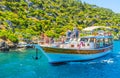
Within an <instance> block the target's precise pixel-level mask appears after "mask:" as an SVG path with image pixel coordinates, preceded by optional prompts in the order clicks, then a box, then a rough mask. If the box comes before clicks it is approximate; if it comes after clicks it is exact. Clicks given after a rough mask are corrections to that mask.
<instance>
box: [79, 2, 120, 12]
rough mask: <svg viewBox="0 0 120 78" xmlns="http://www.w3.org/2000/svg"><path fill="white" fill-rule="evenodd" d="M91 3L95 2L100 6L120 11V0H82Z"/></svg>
mask: <svg viewBox="0 0 120 78" xmlns="http://www.w3.org/2000/svg"><path fill="white" fill-rule="evenodd" d="M81 1H82V2H86V3H89V4H95V5H97V6H99V7H104V8H108V9H111V10H112V11H113V12H115V13H120V0H81Z"/></svg>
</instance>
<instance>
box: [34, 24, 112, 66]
mask: <svg viewBox="0 0 120 78" xmlns="http://www.w3.org/2000/svg"><path fill="white" fill-rule="evenodd" d="M102 27H103V26H102ZM96 28H101V26H99V27H98V26H96V27H91V28H90V27H89V28H86V29H84V30H88V29H92V30H93V29H96ZM103 28H105V27H103ZM92 34H93V33H92ZM36 47H37V48H38V49H39V50H41V52H43V53H44V54H45V55H46V57H47V58H48V61H49V63H52V64H56V63H62V62H75V61H86V60H91V59H95V58H98V57H101V56H104V55H106V54H108V53H110V52H111V51H112V47H113V37H112V35H111V34H110V33H107V34H106V33H105V32H99V33H98V34H97V35H89V36H83V37H80V38H74V39H70V40H69V41H68V42H65V43H61V42H55V43H53V44H43V42H42V44H40V46H36Z"/></svg>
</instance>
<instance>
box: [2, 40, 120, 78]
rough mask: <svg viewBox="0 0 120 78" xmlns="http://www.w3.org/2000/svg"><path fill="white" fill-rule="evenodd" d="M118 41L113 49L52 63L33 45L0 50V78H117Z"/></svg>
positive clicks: (119, 63)
mask: <svg viewBox="0 0 120 78" xmlns="http://www.w3.org/2000/svg"><path fill="white" fill-rule="evenodd" d="M119 46H120V41H114V50H113V52H112V53H110V54H108V55H106V56H104V57H101V58H98V59H95V60H91V61H87V62H70V63H67V64H60V65H56V66H53V65H51V64H49V63H48V60H47V58H46V57H45V56H44V55H43V54H42V53H41V52H40V51H39V52H38V53H39V55H38V56H39V59H38V60H34V59H33V57H34V56H35V50H34V49H27V50H17V51H11V52H5V53H3V52H0V78H120V47H119Z"/></svg>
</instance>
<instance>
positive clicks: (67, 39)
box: [66, 30, 72, 41]
mask: <svg viewBox="0 0 120 78" xmlns="http://www.w3.org/2000/svg"><path fill="white" fill-rule="evenodd" d="M71 34H72V32H71V30H68V31H67V32H66V41H69V40H70V37H71Z"/></svg>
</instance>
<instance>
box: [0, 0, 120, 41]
mask: <svg viewBox="0 0 120 78" xmlns="http://www.w3.org/2000/svg"><path fill="white" fill-rule="evenodd" d="M17 1H18V2H17ZM7 20H9V21H11V22H12V25H11V24H10V23H8V22H6V21H7ZM119 21H120V14H117V13H114V12H113V11H111V10H110V9H106V8H102V7H98V6H96V5H90V4H87V3H82V2H81V1H80V0H29V1H28V2H27V0H26V1H25V0H3V1H1V2H0V29H1V30H0V38H3V39H9V40H11V41H12V42H18V38H29V39H31V38H32V37H33V36H39V35H40V34H41V32H45V34H46V35H48V36H55V37H59V36H60V35H64V34H65V32H66V30H67V29H73V27H74V26H76V27H78V28H79V29H80V30H81V29H83V28H85V27H87V26H92V25H94V26H97V25H98V26H110V27H112V28H113V31H112V32H113V33H114V35H116V34H117V33H120V32H119V30H120V23H119Z"/></svg>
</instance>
